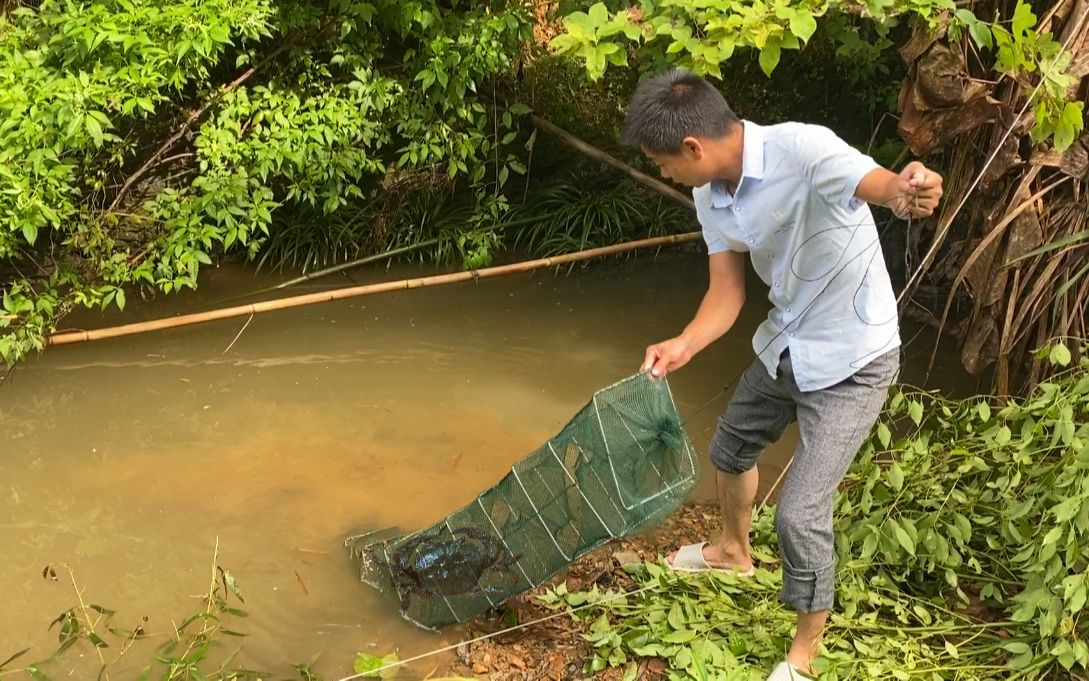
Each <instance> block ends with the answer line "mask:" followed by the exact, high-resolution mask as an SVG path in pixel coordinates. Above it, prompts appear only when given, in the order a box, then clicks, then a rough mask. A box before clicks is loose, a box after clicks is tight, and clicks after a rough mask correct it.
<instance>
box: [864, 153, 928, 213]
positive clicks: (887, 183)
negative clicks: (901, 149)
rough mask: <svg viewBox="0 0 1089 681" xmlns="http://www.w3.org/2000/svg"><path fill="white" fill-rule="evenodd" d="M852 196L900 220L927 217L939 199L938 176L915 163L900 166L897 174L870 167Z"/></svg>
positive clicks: (920, 164)
mask: <svg viewBox="0 0 1089 681" xmlns="http://www.w3.org/2000/svg"><path fill="white" fill-rule="evenodd" d="M855 196H857V197H858V198H860V199H862V200H863V201H865V202H867V203H874V204H879V205H883V206H887V207H888V208H891V209H892V211H893V212H894V213H896V214H897V215H898V216H900V217H906V216H908V215H911V216H912V217H917V218H923V217H928V216H930V215H932V214H933V213H934V209H935V208H937V206H938V201H939V200H940V199H941V197H942V176H941V175H939V174H938V173H936V172H934V171H933V170H930V169H929V168H927V167H926V166H924V165H923V164H922V163H919V162H918V161H912V162H911V163H909V164H907V165H906V166H904V169H903V170H901V171H900V174H899V175H897V174H896V173H893V172H892V171H889V170H885V169H884V168H874V169H873V170H871V171H870V172H869V173H867V174H866V175H865V176H864V177H863V178H862V181H861V182H859V183H858V187H857V188H856V189H855Z"/></svg>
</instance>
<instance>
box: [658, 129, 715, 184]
mask: <svg viewBox="0 0 1089 681" xmlns="http://www.w3.org/2000/svg"><path fill="white" fill-rule="evenodd" d="M643 153H644V154H646V155H647V158H649V159H650V160H652V161H654V163H655V164H656V165H657V166H658V170H659V172H661V174H662V177H664V178H665V179H667V180H673V181H674V182H676V183H677V184H682V185H684V186H686V187H699V186H701V185H705V184H707V183H708V182H710V181H711V180H713V179H714V177H711V176H710V173H709V171H708V169H707V165H708V164H707V157H706V155H705V154H704V150H703V147H702V145H700V143H699V142H698V141H696V140H693V139H692V138H690V137H689V138H686V139H685V141H684V144H682V145H681V149H680V151H678V152H676V153H655V152H652V151H649V150H647V149H646V148H644V149H643Z"/></svg>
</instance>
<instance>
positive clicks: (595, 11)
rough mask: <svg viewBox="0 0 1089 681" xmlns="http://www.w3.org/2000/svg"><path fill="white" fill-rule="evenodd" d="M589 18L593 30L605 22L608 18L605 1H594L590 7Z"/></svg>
mask: <svg viewBox="0 0 1089 681" xmlns="http://www.w3.org/2000/svg"><path fill="white" fill-rule="evenodd" d="M589 18H590V22H591V23H592V24H593V26H594V28H595V30H596V29H598V28H600V27H601V26H602V25H603V24H604V23H605V22H607V21H608V20H609V10H608V8H606V7H605V3H603V2H598V3H594V4H593V5H592V6H591V7H590V13H589Z"/></svg>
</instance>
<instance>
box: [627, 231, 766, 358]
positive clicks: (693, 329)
mask: <svg viewBox="0 0 1089 681" xmlns="http://www.w3.org/2000/svg"><path fill="white" fill-rule="evenodd" d="M708 270H709V274H710V280H709V283H708V285H707V293H705V294H704V296H703V302H702V303H700V307H699V310H697V311H696V316H695V317H693V318H692V321H691V322H689V324H688V326H686V327H685V329H684V331H682V332H681V334H680V335H679V336H676V337H675V338H670V339H669V340H667V341H662V342H661V343H656V344H654V345H652V346H650V347H649V348H647V352H646V357H645V358H644V360H643V371H647V370H648V369H649V370H650V372H651V373H652V374H653V375H654V376H656V377H657V376H664V375H665V374H667V373H669V372H670V371H674V370H676V369H680V368H681V367H682V366H684V365H685V364H687V363H688V360H690V359H692V357H693V355H695V354H696V353H697V352H699V351H700V350H703V349H704V348H705V347H707V346H708V345H710V344H711V343H713V342H714V341H716V340H717V339H718V338H720V337H721V336H722V335H723V334H725V333H726V332H727V331H729V330H730V327H732V326H733V325H734V322H735V321H737V316H738V314H739V313H740V312H741V306H742V305H744V303H745V255H744V254H743V253H736V252H734V251H723V252H721V253H714V254H712V255H711V256H710V258H709V259H708Z"/></svg>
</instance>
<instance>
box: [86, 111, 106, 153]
mask: <svg viewBox="0 0 1089 681" xmlns="http://www.w3.org/2000/svg"><path fill="white" fill-rule="evenodd" d="M83 127H84V129H85V130H87V134H88V135H90V136H91V139H92V140H94V143H95V146H96V147H101V146H102V125H101V124H100V123H99V122H98V121H97V120H95V118H94V117H93V116H87V117H85V118H84V119H83Z"/></svg>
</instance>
